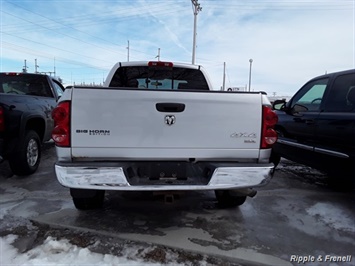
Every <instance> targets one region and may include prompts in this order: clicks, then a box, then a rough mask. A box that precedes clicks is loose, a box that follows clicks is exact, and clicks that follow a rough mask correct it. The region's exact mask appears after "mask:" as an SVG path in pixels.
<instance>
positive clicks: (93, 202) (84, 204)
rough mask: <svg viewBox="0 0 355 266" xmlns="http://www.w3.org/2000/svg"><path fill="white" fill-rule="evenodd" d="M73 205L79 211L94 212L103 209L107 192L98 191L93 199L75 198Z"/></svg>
mask: <svg viewBox="0 0 355 266" xmlns="http://www.w3.org/2000/svg"><path fill="white" fill-rule="evenodd" d="M72 198H73V203H74V205H75V208H77V209H78V210H93V209H99V208H101V207H102V205H103V202H104V198H105V190H97V191H95V192H94V195H93V196H91V197H74V196H72Z"/></svg>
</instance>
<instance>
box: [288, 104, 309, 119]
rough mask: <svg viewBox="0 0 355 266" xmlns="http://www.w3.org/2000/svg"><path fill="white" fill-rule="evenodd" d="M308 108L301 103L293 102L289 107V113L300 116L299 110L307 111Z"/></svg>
mask: <svg viewBox="0 0 355 266" xmlns="http://www.w3.org/2000/svg"><path fill="white" fill-rule="evenodd" d="M307 111H308V108H307V107H306V106H303V105H301V104H295V105H294V106H293V107H292V109H291V114H292V115H294V116H302V114H300V113H301V112H307Z"/></svg>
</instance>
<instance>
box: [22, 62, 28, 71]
mask: <svg viewBox="0 0 355 266" xmlns="http://www.w3.org/2000/svg"><path fill="white" fill-rule="evenodd" d="M27 68H28V66H27V60H26V59H25V65H24V66H23V68H22V72H23V73H27Z"/></svg>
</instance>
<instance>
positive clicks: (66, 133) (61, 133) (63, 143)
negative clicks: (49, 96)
mask: <svg viewBox="0 0 355 266" xmlns="http://www.w3.org/2000/svg"><path fill="white" fill-rule="evenodd" d="M52 118H53V120H54V129H53V131H52V139H53V140H54V142H55V144H56V145H57V146H60V147H69V146H70V102H69V101H65V102H61V103H59V104H58V106H57V107H56V108H54V109H53V111H52Z"/></svg>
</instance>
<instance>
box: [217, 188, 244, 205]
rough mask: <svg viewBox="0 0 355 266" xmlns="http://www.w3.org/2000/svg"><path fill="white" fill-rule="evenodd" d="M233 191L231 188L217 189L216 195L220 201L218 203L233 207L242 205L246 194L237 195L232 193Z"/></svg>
mask: <svg viewBox="0 0 355 266" xmlns="http://www.w3.org/2000/svg"><path fill="white" fill-rule="evenodd" d="M232 193H233V192H232V191H230V190H215V195H216V198H217V201H218V204H219V206H220V207H222V208H231V207H237V206H240V205H242V204H243V203H244V202H245V200H246V198H247V197H246V196H236V195H232Z"/></svg>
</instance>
